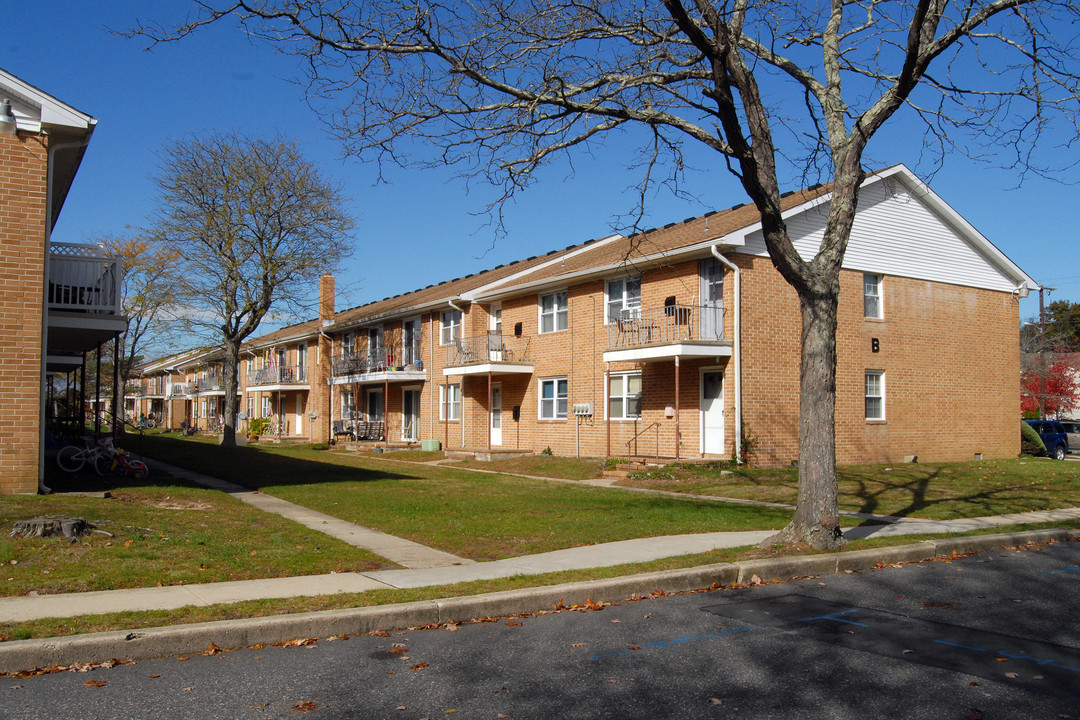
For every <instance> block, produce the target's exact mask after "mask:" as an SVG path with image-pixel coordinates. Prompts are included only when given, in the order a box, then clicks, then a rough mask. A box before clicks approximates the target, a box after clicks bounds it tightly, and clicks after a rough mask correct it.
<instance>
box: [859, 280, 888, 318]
mask: <svg viewBox="0 0 1080 720" xmlns="http://www.w3.org/2000/svg"><path fill="white" fill-rule="evenodd" d="M863 316H864V317H868V318H882V317H885V316H884V315H883V314H882V307H881V276H880V275H875V274H873V273H863Z"/></svg>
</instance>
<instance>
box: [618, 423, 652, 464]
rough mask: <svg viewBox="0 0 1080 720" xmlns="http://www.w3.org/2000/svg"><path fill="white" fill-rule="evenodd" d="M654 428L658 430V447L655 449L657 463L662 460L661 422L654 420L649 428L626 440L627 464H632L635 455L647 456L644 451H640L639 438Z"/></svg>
mask: <svg viewBox="0 0 1080 720" xmlns="http://www.w3.org/2000/svg"><path fill="white" fill-rule="evenodd" d="M654 429H655V430H656V448H655V451H654V457H655V458H656V462H657V463H659V462H660V423H658V422H654V423H653V424H651V425H649V426H648V427H647V428H645V429H644V430H642V431H641V432H639V433H637V434H636V435H634V437H632V438H630V439H629V440H627V441H626V464H627V465H630V464H631V463H632V462H633V461H634V456H635V455H636V456H638V457H645V456H644V455H643V454H642V453H640V452H638V438H640V437H641V436H642V435H644V434H645V433H647V432H649V431H650V430H654Z"/></svg>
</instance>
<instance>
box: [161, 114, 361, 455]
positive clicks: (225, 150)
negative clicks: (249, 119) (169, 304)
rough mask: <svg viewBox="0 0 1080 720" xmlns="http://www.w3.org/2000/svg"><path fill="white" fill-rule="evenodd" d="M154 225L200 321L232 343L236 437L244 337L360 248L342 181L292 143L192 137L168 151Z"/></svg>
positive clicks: (228, 429) (229, 383)
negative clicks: (337, 183)
mask: <svg viewBox="0 0 1080 720" xmlns="http://www.w3.org/2000/svg"><path fill="white" fill-rule="evenodd" d="M157 184H158V187H159V189H160V191H161V198H160V206H159V210H158V214H157V218H156V221H157V222H156V225H155V229H154V232H155V233H156V234H157V236H158V237H160V238H162V240H163V242H164V243H165V244H166V245H167V246H168V247H170V248H172V249H174V250H175V252H176V257H177V259H178V262H177V268H176V270H177V272H178V276H177V287H178V297H179V299H180V301H181V302H183V303H186V305H187V306H188V307H189V308H190V314H189V316H188V321H189V323H190V324H191V325H193V326H202V327H203V328H210V329H213V330H214V335H216V339H217V340H218V341H220V342H222V343H223V344H224V347H225V361H224V366H225V367H224V380H225V402H226V406H225V412H226V416H225V434H226V437H227V438H231V435H232V430H233V429H234V428H232V426H231V423H232V419H233V417H234V416H235V410H236V408H235V405H236V387H237V386H236V384H235V383H236V363H237V360H238V356H239V349H240V344H241V343H242V342H243V341H244V339H245V338H247V337H249V336H250V335H251V334H252V333H253V332H254V331H255V330H256V329H257V328H258V327H259V323H261V322H262V320H263V318H265V317H266V315H267V313H268V312H269V311H270V309H271V308H272V307H275V306H282V305H284V306H288V305H289V304H290V303H294V302H295V301H296V298H298V297H301V296H305V295H309V294H310V292H311V288H312V287H314V285H315V280H316V278H317V277H318V276H319V275H320V274H321V273H323V272H327V271H332V270H334V269H335V268H336V267H337V266H338V265H339V263H340V262H341V260H342V259H343V258H345V257H346V256H347V255H348V254H349V252H350V251H351V249H352V243H351V239H350V237H349V232H350V231H351V229H352V226H353V221H352V219H351V218H350V217H349V216H348V214H347V213H346V212H345V211H344V209H343V208H342V203H343V198H342V197H341V195H340V193H339V192H338V190H337V188H335V187H334V186H333V185H331V184H330V183H328V182H327V181H326V180H324V179H323V178H322V177H321V176H320V175H319V173H318V171H317V169H316V168H315V167H314V165H312V164H311V163H310V162H308V161H307V160H305V159H304V157H303V156H302V155H301V154H300V151H299V149H298V148H297V147H296V145H295V144H294V143H292V142H289V141H286V140H281V139H278V140H272V141H270V140H260V139H253V138H246V137H241V136H238V135H211V136H210V137H206V138H203V137H199V138H196V137H191V138H188V139H186V140H182V141H179V142H174V143H172V144H170V145H169V146H168V147H167V148H166V149H165V151H164V153H163V162H162V173H161V175H160V176H159V177H158V179H157Z"/></svg>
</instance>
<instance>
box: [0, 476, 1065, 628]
mask: <svg viewBox="0 0 1080 720" xmlns="http://www.w3.org/2000/svg"><path fill="white" fill-rule="evenodd" d="M148 462H149V463H151V465H152V466H154V467H158V468H161V469H162V470H165V471H167V472H168V473H170V474H171V475H173V476H174V477H178V478H183V479H186V480H190V481H191V482H194V483H197V484H199V485H203V486H204V487H209V488H212V489H215V490H220V491H222V492H225V493H228V494H229V495H232V496H233V497H235V498H237V499H238V500H241V501H243V502H245V503H248V504H250V505H252V506H254V507H257V508H259V509H260V510H263V511H265V512H271V513H275V514H277V515H281V516H282V517H285V518H288V519H290V520H293V521H295V522H298V523H300V524H302V525H304V526H305V527H308V528H311V529H312V530H316V531H318V532H322V533H325V534H327V535H329V536H331V537H334V538H337V539H338V540H341V541H343V542H346V543H349V544H350V545H353V546H354V547H360V548H364V549H366V550H370V551H371V552H374V553H376V554H378V555H380V556H381V557H384V558H386V559H388V560H390V561H392V562H394V563H396V564H398V565H401V566H403V568H404V569H400V570H377V571H372V572H366V573H331V574H327V575H307V576H300V577H288V578H267V579H262V580H242V581H234V582H221V583H203V584H195V585H173V586H168V587H152V588H134V589H130V590H105V591H97V592H86V593H67V594H57V595H37V596H32V597H25V596H24V597H7V598H0V622H25V621H29V620H35V619H41V618H49V617H77V616H79V615H86V614H91V613H93V614H101V613H114V612H131V611H141V610H171V609H176V608H181V607H186V606H208V605H216V604H220V603H234V602H241V601H245V600H262V599H272V598H290V597H305V596H314V595H333V594H338V593H358V592H366V591H369V590H377V589H388V588H418V587H429V586H434V585H450V584H454V583H460V582H469V581H474V580H491V579H496V578H506V577H515V576H528V575H540V574H544V573H551V572H558V571H562V570H584V569H589V568H600V567H611V566H613V565H624V564H630V563H643V562H649V561H652V560H661V559H663V558H669V557H676V556H679V555H689V554H697V553H704V552H709V551H710V550H718V549H722V548H733V547H745V546H749V545H757V544H758V543H760V542H761V541H763V540H765V539H766V538H767V537H769V536H770V535H772V534H773V533H774V532H775V531H773V530H758V531H749V532H715V533H698V534H693V535H669V536H664V537H652V538H638V539H633V540H622V541H619V542H611V543H602V544H598V545H587V546H583V547H575V548H567V549H565V550H555V551H552V552H546V553H539V554H536V555H526V556H522V557H516V558H507V559H504V560H495V561H492V562H483V563H477V562H475V561H473V560H469V559H467V558H461V557H457V556H455V555H452V554H450V553H447V552H443V551H441V550H436V549H434V548H429V547H426V546H424V545H421V544H419V543H415V542H412V541H410V540H405V539H402V538H398V537H395V536H393V535H388V534H386V533H383V532H379V531H378V530H374V529H372V528H367V527H363V526H361V525H356V524H354V523H350V522H346V521H344V520H341V519H339V518H335V517H333V516H330V515H326V514H324V513H320V512H316V511H314V510H310V509H308V508H305V507H302V506H300V505H296V504H295V503H290V502H287V501H285V500H281V499H279V498H276V497H273V496H271V495H267V494H265V493H261V492H258V491H255V490H251V489H249V488H246V487H243V486H241V485H237V484H235V483H231V482H227V481H224V480H220V479H218V478H213V477H209V476H206V475H202V474H200V473H196V472H192V471H190V470H185V469H183V468H179V467H175V466H173V465H168V464H166V463H162V462H158V461H148ZM627 490H628V491H636V490H635V489H632V488H631V489H627ZM648 492H658V493H659V494H664V495H668V494H670V495H675V496H677V497H680V498H684V499H685V498H687V497H688V496H687V495H685V494H678V493H667V492H664V491H648ZM692 497H696V498H699V499H707V500H717V498H712V497H705V496H692ZM741 502H742V503H748V504H758V503H756V502H755V501H751V500H743V501H741ZM760 504H761V505H765V506H774V504H773V503H760ZM846 515H848V516H855V517H859V518H863V519H866V520H867V521H868V523H878V524H866V525H861V526H858V527H852V528H848V529H846V530H845V531H844V535H845V536H846V537H849V538H852V539H862V538H868V537H895V536H899V535H923V534H934V533H942V534H946V533H959V532H967V531H969V530H974V529H979V528H992V527H1001V526H1005V525H1018V524H1024V523H1044V522H1063V523H1070V522H1073V521H1076V520H1078V519H1080V508H1073V509H1067V510H1047V511H1041V512H1028V513H1014V514H1011V515H999V516H994V517H983V518H969V519H964V520H950V521H936V520H921V519H909V518H896V517H891V516H875V515H867V514H864V513H846Z"/></svg>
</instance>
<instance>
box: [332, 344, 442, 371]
mask: <svg viewBox="0 0 1080 720" xmlns="http://www.w3.org/2000/svg"><path fill="white" fill-rule="evenodd" d="M330 367H331V371H332V372H333V373H334V375H335V376H342V375H363V374H364V373H375V372H385V371H387V370H391V369H393V368H401V369H403V370H411V369H413V368H416V369H421V368H423V367H424V361H423V359H422V358H421V353H420V346H419V345H406V346H404V347H402V346H399V345H398V346H390V345H387V346H383V347H378V348H375V349H374V350H372V351H370V352H368V353H356V354H351V355H337V356H335V357H333V358H331V359H330Z"/></svg>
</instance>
